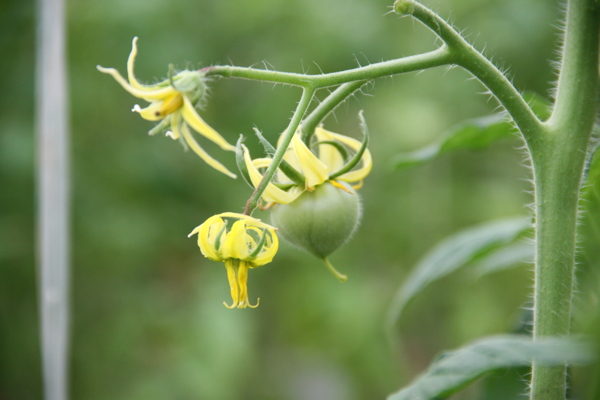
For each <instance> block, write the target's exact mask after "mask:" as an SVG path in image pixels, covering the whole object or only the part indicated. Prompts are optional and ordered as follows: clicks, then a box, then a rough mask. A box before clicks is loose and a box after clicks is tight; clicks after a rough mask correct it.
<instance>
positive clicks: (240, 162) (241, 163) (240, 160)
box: [235, 135, 254, 189]
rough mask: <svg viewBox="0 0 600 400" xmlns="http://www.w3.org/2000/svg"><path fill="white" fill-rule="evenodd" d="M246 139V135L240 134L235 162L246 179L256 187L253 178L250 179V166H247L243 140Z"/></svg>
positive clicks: (236, 145)
mask: <svg viewBox="0 0 600 400" xmlns="http://www.w3.org/2000/svg"><path fill="white" fill-rule="evenodd" d="M243 141H244V135H240V138H239V139H238V141H237V143H236V144H235V163H236V165H237V167H238V169H239V170H240V174H241V175H242V178H244V181H246V183H247V184H248V186H250V187H251V188H252V189H254V185H253V184H252V180H251V179H250V174H249V173H248V167H246V161H245V160H244V150H243V149H242V142H243Z"/></svg>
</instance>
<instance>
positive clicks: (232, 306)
mask: <svg viewBox="0 0 600 400" xmlns="http://www.w3.org/2000/svg"><path fill="white" fill-rule="evenodd" d="M223 305H224V306H225V307H227V308H229V309H230V310H231V309H233V308H236V307H237V306H238V305H237V304H236V303H232V304H231V305H227V303H226V302H223Z"/></svg>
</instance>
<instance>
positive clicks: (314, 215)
mask: <svg viewBox="0 0 600 400" xmlns="http://www.w3.org/2000/svg"><path fill="white" fill-rule="evenodd" d="M337 183H339V184H341V185H343V186H344V188H345V190H342V189H340V188H338V187H335V186H334V185H332V184H331V183H330V182H325V183H323V184H322V185H319V186H317V187H316V188H315V190H314V191H312V192H309V191H306V192H304V193H303V194H302V195H301V196H300V197H298V198H297V199H296V200H294V201H293V202H292V203H290V204H278V205H277V206H275V207H274V208H273V211H272V212H271V221H272V224H273V225H274V226H276V227H277V228H278V229H279V230H278V233H280V234H281V236H283V237H284V238H285V239H287V240H288V241H290V242H291V243H292V244H295V245H296V246H298V247H300V248H302V249H304V250H306V251H308V252H309V253H311V254H314V255H315V256H317V257H318V258H321V259H325V258H326V257H327V256H328V255H330V254H331V253H333V252H334V251H335V250H337V249H338V248H339V247H340V246H341V245H343V244H344V243H346V241H348V239H350V237H351V236H352V234H353V233H354V231H355V230H356V228H357V227H358V224H359V221H360V217H361V206H360V198H359V196H358V194H357V193H356V192H355V191H354V189H352V187H350V186H349V185H347V184H346V183H344V182H337Z"/></svg>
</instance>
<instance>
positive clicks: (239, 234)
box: [221, 220, 249, 260]
mask: <svg viewBox="0 0 600 400" xmlns="http://www.w3.org/2000/svg"><path fill="white" fill-rule="evenodd" d="M246 235H247V233H246V222H245V221H244V220H238V221H236V222H234V223H233V226H232V227H231V230H230V231H229V232H228V233H227V236H226V237H225V242H224V243H223V247H222V248H221V254H222V256H223V258H225V259H227V258H237V259H238V260H245V259H247V258H248V254H249V252H248V244H247V241H246V240H247V239H246Z"/></svg>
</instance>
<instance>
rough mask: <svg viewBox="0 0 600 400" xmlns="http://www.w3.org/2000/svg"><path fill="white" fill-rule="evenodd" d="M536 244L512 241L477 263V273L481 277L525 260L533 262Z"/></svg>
mask: <svg viewBox="0 0 600 400" xmlns="http://www.w3.org/2000/svg"><path fill="white" fill-rule="evenodd" d="M534 255H535V246H534V245H533V243H522V242H517V243H512V244H509V245H508V246H504V247H500V248H499V249H497V250H495V251H492V252H490V253H489V254H487V255H486V256H485V257H482V258H481V259H480V260H478V261H477V263H475V265H474V268H475V272H476V274H477V275H478V276H479V277H481V276H484V275H487V274H491V273H494V272H499V271H502V270H505V269H508V268H512V267H514V266H517V265H519V264H522V263H524V262H527V263H531V262H533V257H534Z"/></svg>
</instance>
